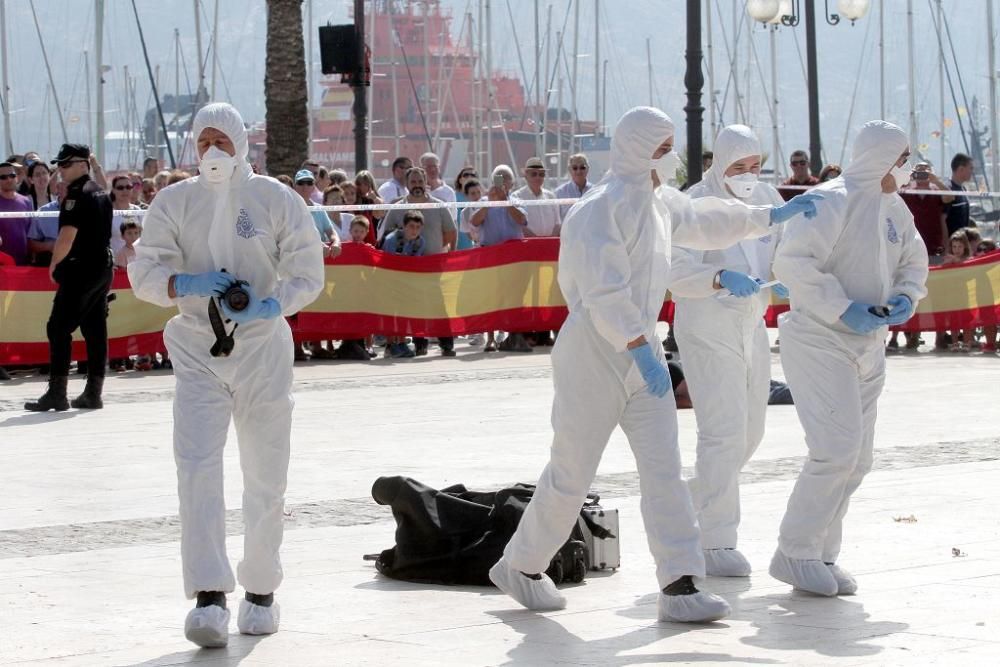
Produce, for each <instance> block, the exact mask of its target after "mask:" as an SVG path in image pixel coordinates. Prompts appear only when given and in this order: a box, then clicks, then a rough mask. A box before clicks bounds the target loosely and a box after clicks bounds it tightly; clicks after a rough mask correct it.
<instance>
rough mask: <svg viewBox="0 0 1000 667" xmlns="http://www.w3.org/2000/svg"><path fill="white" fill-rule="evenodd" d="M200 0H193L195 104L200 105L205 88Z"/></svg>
mask: <svg viewBox="0 0 1000 667" xmlns="http://www.w3.org/2000/svg"><path fill="white" fill-rule="evenodd" d="M199 2H200V0H194V40H195V48H196V49H197V50H198V94H197V100H198V104H197V105H196V106H201V103H202V102H203V100H202V95H203V94H204V93H203V92H202V91H204V90H205V60H204V58H203V54H204V51H202V50H201V12H199V11H198V3H199Z"/></svg>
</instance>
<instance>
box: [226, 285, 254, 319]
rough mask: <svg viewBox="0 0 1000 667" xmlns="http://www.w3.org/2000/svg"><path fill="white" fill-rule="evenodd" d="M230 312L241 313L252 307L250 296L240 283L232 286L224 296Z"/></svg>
mask: <svg viewBox="0 0 1000 667" xmlns="http://www.w3.org/2000/svg"><path fill="white" fill-rule="evenodd" d="M222 298H223V300H225V302H226V305H227V306H228V307H229V309H230V310H233V311H236V312H240V311H242V310H246V307H247V306H249V305H250V294H249V293H248V292H247V291H246V290H245V289H243V287H242V286H240V285H239V283H237V284H234V285H232V286H230V288H229V289H227V290H226V292H225V294H223V295H222Z"/></svg>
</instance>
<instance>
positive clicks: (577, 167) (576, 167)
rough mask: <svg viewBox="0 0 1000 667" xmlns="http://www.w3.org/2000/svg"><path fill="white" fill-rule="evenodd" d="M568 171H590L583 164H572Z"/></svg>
mask: <svg viewBox="0 0 1000 667" xmlns="http://www.w3.org/2000/svg"><path fill="white" fill-rule="evenodd" d="M570 169H572V170H573V171H587V170H588V169H590V167H588V166H587V165H585V164H574V165H573V166H572V167H570Z"/></svg>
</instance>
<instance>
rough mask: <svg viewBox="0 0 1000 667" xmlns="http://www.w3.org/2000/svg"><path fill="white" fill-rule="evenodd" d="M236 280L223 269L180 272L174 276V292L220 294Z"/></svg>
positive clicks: (180, 293) (197, 294) (201, 294)
mask: <svg viewBox="0 0 1000 667" xmlns="http://www.w3.org/2000/svg"><path fill="white" fill-rule="evenodd" d="M234 280H235V279H234V278H233V276H232V275H230V274H228V273H223V272H222V271H207V272H205V273H193V274H192V273H178V274H177V275H176V276H174V292H175V293H176V294H177V296H220V295H221V294H222V293H223V292H225V291H226V290H227V289H229V286H230V285H232V284H233V281H234Z"/></svg>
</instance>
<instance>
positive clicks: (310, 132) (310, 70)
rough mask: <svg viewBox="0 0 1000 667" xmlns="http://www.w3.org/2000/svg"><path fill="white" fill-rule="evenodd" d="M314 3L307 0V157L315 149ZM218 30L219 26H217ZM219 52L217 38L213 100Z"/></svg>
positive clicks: (216, 8)
mask: <svg viewBox="0 0 1000 667" xmlns="http://www.w3.org/2000/svg"><path fill="white" fill-rule="evenodd" d="M215 10H216V12H218V10H219V0H215ZM312 26H313V3H312V0H306V114H307V116H306V141H307V143H306V146H308V148H307V149H306V156H311V155H312V147H313V28H312ZM216 29H218V25H216ZM218 52H219V38H218V35H216V37H215V48H214V49H212V99H213V100H214V99H215V54H216V53H218Z"/></svg>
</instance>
